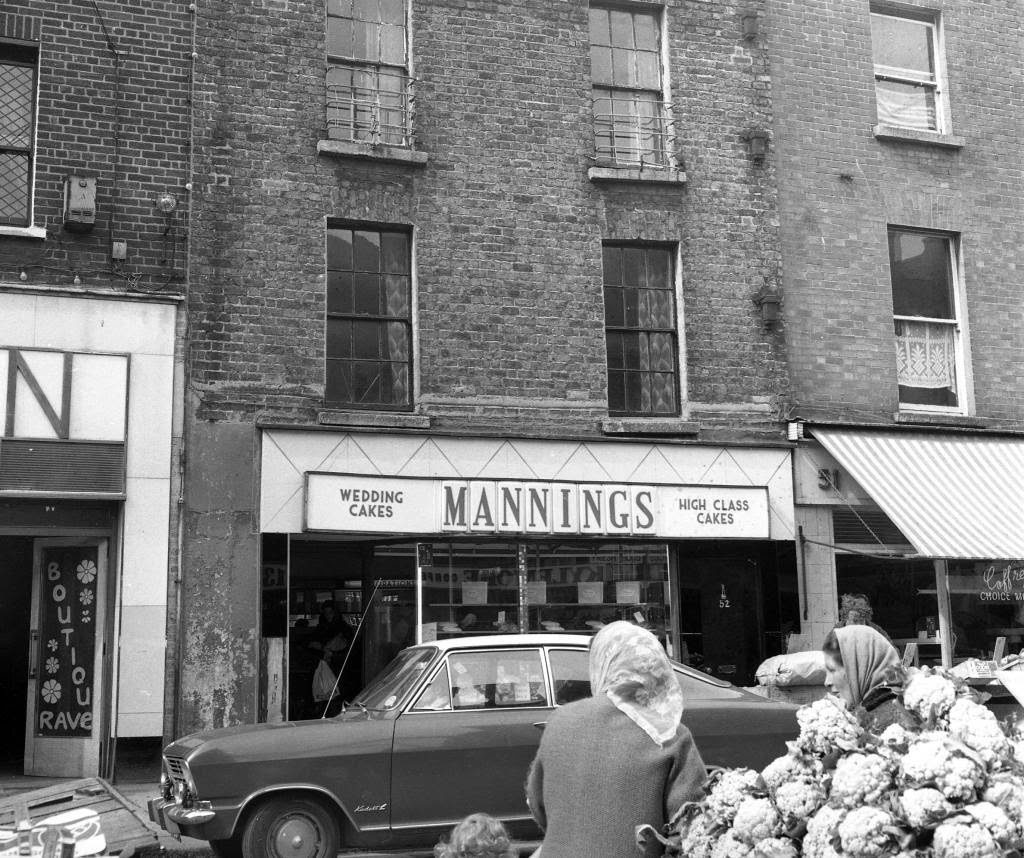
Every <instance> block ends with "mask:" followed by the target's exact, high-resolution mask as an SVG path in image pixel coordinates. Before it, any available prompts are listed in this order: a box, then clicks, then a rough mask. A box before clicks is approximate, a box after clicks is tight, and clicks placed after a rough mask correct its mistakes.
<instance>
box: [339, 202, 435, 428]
mask: <svg viewBox="0 0 1024 858" xmlns="http://www.w3.org/2000/svg"><path fill="white" fill-rule="evenodd" d="M331 230H351V231H353V232H360V231H365V232H378V233H401V234H403V235H405V236H406V240H407V242H408V268H409V273H408V275H407V277H408V281H409V283H408V301H409V312H408V316H407V317H406V318H404V319H399V318H396V317H390V316H386V315H380V314H377V315H369V314H367V315H361V314H359V313H356V312H355V311H354V310H353V312H352V313H339V312H332V311H331V310H330V309H329V290H330V272H331V271H333V270H336V269H332V268H330V267H329V259H328V248H327V241H328V240H329V233H330V231H331ZM415 238H416V237H415V231H414V230H413V228H412V227H411V226H407V225H402V224H382V223H367V222H364V221H350V220H339V219H328V221H327V228H326V229H325V230H324V273H325V282H324V364H323V366H324V396H323V401H324V405H325V407H327V408H331V409H345V410H358V411H388V412H400V413H404V412H410V411H412V410H413V408H414V403H415V401H416V390H417V384H418V376H417V373H418V371H419V361H418V360H417V359H416V357H417V347H418V339H417V333H416V327H417V325H416V322H417V313H416V264H415V259H416V253H415ZM377 274H378V276H381V277H383V276H385V274H384V272H377ZM332 319H348V320H351V321H373V322H375V323H376V324H377V325H378V326H386V325H387V324H388V323H390V322H402V323H403V324H405V325H406V327H407V336H406V344H407V348H408V354H409V356H408V359H407V360H406V362H405V364H406V368H407V371H408V391H407V396H406V400H405V402H403V403H401V404H397V403H385V402H366V403H361V402H355V401H346V400H343V399H333V398H331V396H330V391H329V386H328V364H329V362H330V361H331V360H335V361H343V360H348V361H349V362H353V361H355V360H356V359H355V358H339V357H332V356H331V354H330V351H329V343H330V333H329V327H330V322H331V320H332ZM381 362H385V361H384V358H380V359H379V360H378V363H381ZM388 362H389V363H398V361H388Z"/></svg>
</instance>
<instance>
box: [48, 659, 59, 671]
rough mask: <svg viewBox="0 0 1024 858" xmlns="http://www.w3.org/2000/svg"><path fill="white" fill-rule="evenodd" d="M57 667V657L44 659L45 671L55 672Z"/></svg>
mask: <svg viewBox="0 0 1024 858" xmlns="http://www.w3.org/2000/svg"><path fill="white" fill-rule="evenodd" d="M59 668H60V662H59V661H57V659H55V658H53V657H52V656H51V657H50V658H48V659H46V672H47V673H56V672H57V670H58V669H59Z"/></svg>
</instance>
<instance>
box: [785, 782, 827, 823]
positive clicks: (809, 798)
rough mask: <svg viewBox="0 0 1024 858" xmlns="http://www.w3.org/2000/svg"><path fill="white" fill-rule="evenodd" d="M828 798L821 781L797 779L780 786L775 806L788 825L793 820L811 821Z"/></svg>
mask: <svg viewBox="0 0 1024 858" xmlns="http://www.w3.org/2000/svg"><path fill="white" fill-rule="evenodd" d="M826 798H828V796H827V795H826V794H825V786H824V785H823V784H822V783H821V781H817V780H811V779H810V778H796V779H795V780H790V781H786V782H785V783H784V784H780V785H779V788H778V789H777V790H775V795H774V799H775V806H776V807H777V808H778V809H779V814H780V815H781V816H782V818H783V820H785V821H786V823H787V824H789V823H791V822H792V821H793V820H799V819H809V818H810V816H811V815H812V814H813V813H814V812H815V811H816V810H817V809H818V808H819V807H821V806H822V805H823V804H824V803H825V799H826Z"/></svg>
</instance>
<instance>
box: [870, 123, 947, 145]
mask: <svg viewBox="0 0 1024 858" xmlns="http://www.w3.org/2000/svg"><path fill="white" fill-rule="evenodd" d="M873 130H874V134H875V138H876V139H877V140H889V141H891V142H894V143H924V144H925V145H927V146H937V147H939V148H940V149H962V148H963V146H964V143H965V142H966V141H965V140H964V138H963V137H961V136H959V135H958V134H940V133H938V132H937V131H921V130H920V129H917V128H900V127H899V126H897V125H876V126H875V127H874V129H873Z"/></svg>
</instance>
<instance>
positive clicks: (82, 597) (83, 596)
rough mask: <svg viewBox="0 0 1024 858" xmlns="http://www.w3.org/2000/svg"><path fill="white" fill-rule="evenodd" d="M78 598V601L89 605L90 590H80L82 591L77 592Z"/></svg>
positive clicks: (90, 600) (90, 598)
mask: <svg viewBox="0 0 1024 858" xmlns="http://www.w3.org/2000/svg"><path fill="white" fill-rule="evenodd" d="M78 599H79V601H80V602H81V603H82V604H83V605H91V604H92V590H88V589H86V590H82V592H81V593H79V594H78Z"/></svg>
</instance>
